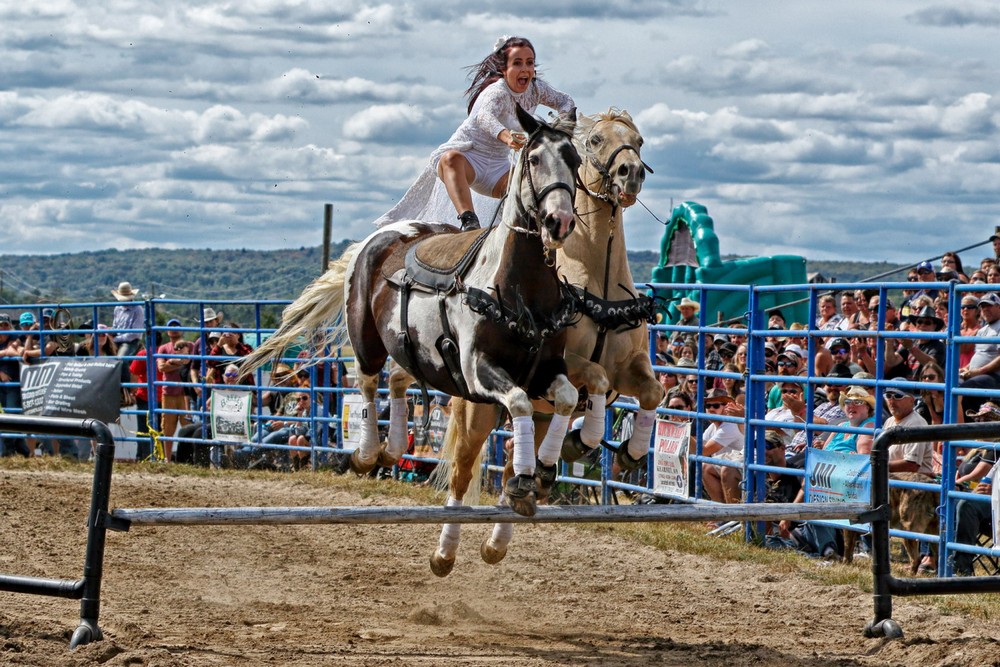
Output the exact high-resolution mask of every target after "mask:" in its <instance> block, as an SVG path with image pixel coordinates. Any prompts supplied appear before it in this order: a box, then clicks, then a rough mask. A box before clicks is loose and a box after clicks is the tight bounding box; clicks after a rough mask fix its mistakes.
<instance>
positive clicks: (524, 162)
mask: <svg viewBox="0 0 1000 667" xmlns="http://www.w3.org/2000/svg"><path fill="white" fill-rule="evenodd" d="M544 129H546V126H543V125H539V126H538V128H537V129H535V131H534V132H532V133H531V134H530V135H528V139H527V140H526V141H525V142H524V147H523V148H521V156H520V160H521V171H522V172H523V173H524V178H525V180H526V181H527V182H528V191H529V192H530V193H531V199H532V203H531V206H525V205H524V202H523V201H522V200H521V196H520V193H518V195H517V196H516V197H515V198H514V202H515V204H516V205H517V208H518V209H519V211H520V212H521V213H523V214H524V215H526V216H527V217H528V219H529V220H530V223H529V226H528V227H518V226H515V225H511V226H510V228H511V229H512V230H514V231H516V232H521V233H522V234H529V235H532V236H540V235H541V225H542V221H541V214H540V213H539V207H540V206H541V204H542V200H544V199H545V198H546V197H547V196H549V194H551V193H552V192H553V191H555V190H565V191H566V192H567V193H569V198H570V200H571V201H572V200H573V197H574V196H575V194H576V192H575V190H574V188H573V186H572V185H570V184H569V183H564V182H563V181H555V182H554V183H549V184H548V185H546V186H545V187H544V188H542V191H541V192H538V191H537V190H536V189H535V182H534V180H532V178H531V166H530V165H529V164H528V153H529V152H530V149H531V147H532V145H533V144H535V143H536V142H537V141H538V138H539V137H540V136H541V134H542V131H543V130H544ZM548 129H550V130H553V131H554V132H560V134H565V132H561V131H560V130H556V129H554V128H551V127H549V128H548ZM571 145H572V144H571ZM574 150H575V149H574ZM577 171H578V170H576V169H574V170H573V172H574V174H576V181H577V182H579V180H580V176H579V174H577Z"/></svg>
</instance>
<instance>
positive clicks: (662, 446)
mask: <svg viewBox="0 0 1000 667" xmlns="http://www.w3.org/2000/svg"><path fill="white" fill-rule="evenodd" d="M690 442H691V423H690V422H686V423H678V422H672V421H668V420H666V419H657V420H656V433H655V435H654V436H653V492H654V493H656V494H660V495H665V496H677V497H680V498H687V497H688V446H689V443H690Z"/></svg>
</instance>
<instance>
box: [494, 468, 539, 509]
mask: <svg viewBox="0 0 1000 667" xmlns="http://www.w3.org/2000/svg"><path fill="white" fill-rule="evenodd" d="M503 491H504V494H505V495H506V496H507V503H508V504H509V505H510V508H511V509H512V510H514V511H515V512H517V513H518V514H520V515H521V516H535V510H536V509H537V497H538V485H537V484H535V478H534V476H532V475H517V476H516V477H511V478H510V479H508V480H507V483H506V484H504V487H503Z"/></svg>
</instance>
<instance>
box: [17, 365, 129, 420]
mask: <svg viewBox="0 0 1000 667" xmlns="http://www.w3.org/2000/svg"><path fill="white" fill-rule="evenodd" d="M122 363H123V362H122V360H121V359H118V358H115V357H96V358H93V359H85V358H74V357H51V358H48V359H46V360H45V361H43V362H42V363H39V364H30V365H29V364H21V407H22V408H23V409H24V414H26V415H33V416H41V417H70V418H73V419H84V418H88V417H89V418H90V419H97V420H99V421H102V422H104V423H106V424H112V423H114V422H116V421H118V419H119V418H120V417H121V406H122V375H121V372H122Z"/></svg>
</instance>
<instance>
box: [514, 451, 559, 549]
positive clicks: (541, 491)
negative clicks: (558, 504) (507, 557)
mask: <svg viewBox="0 0 1000 667" xmlns="http://www.w3.org/2000/svg"><path fill="white" fill-rule="evenodd" d="M558 473H559V469H558V468H557V467H556V464H555V463H553V464H552V465H549V466H547V465H544V464H542V463H536V464H535V483H536V484H537V485H538V492H537V497H538V500H540V501H544V500H545V499H547V498H548V497H549V492H550V491H551V490H552V487H553V485H555V483H556V475H557V474H558ZM501 558H502V556H501Z"/></svg>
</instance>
